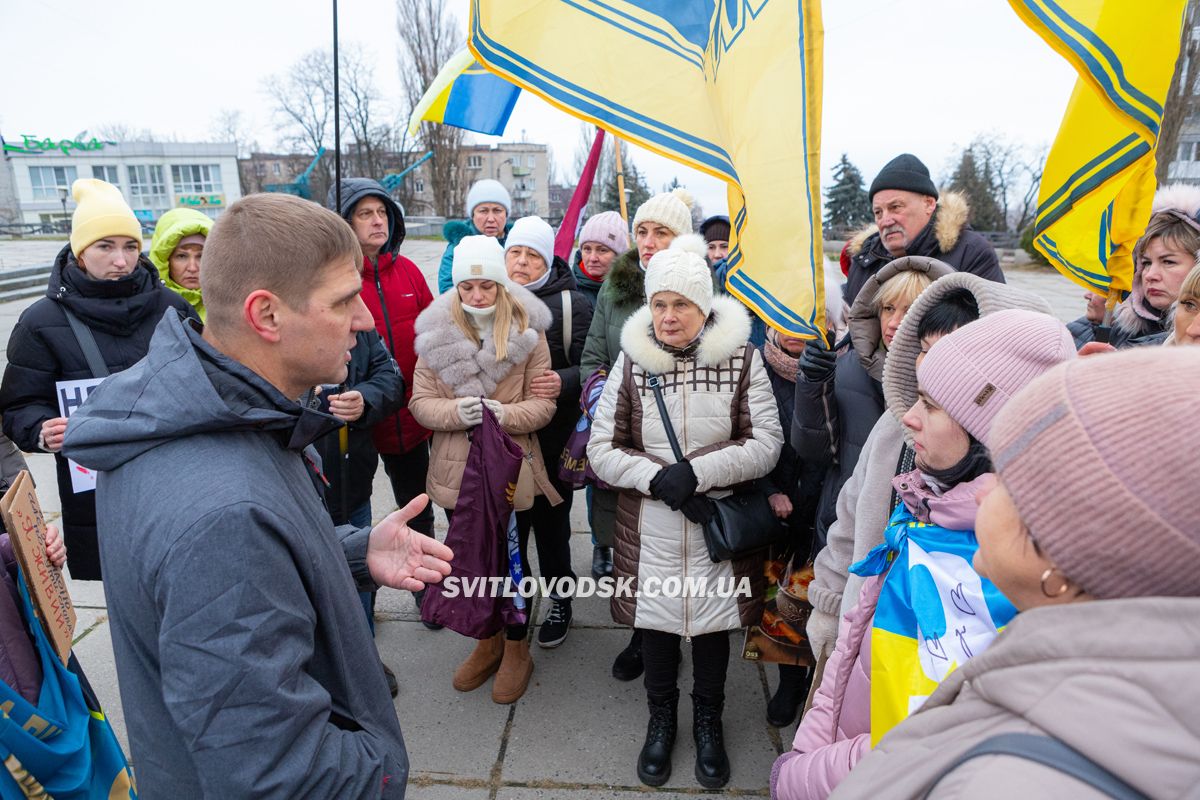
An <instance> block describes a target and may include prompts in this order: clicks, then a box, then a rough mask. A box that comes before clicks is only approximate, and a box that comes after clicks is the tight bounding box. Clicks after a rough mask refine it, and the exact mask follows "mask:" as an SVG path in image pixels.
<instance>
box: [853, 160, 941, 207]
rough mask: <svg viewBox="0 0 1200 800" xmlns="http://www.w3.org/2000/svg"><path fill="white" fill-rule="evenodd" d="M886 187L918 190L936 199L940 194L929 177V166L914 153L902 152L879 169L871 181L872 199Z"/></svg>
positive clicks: (907, 190)
mask: <svg viewBox="0 0 1200 800" xmlns="http://www.w3.org/2000/svg"><path fill="white" fill-rule="evenodd" d="M884 189H899V190H902V191H905V192H916V193H917V194H924V195H928V196H929V197H932V198H934V199H937V196H938V190H937V187H936V186H934V185H933V180H932V179H931V178H930V177H929V167H927V166H925V165H924V164H922V163H921V159H919V158H917V157H916V156H914V155H913V154H912V153H901V154H900V155H898V156H896V157H895V158H893V159H892V160H891V161H889V162H888V163H887V164H886V165H884V168H883V169H881V170H879V174H878V175H876V176H875V180H873V181H871V192H870V199H871V200H874V199H875V195H876V193H877V192H881V191H883V190H884Z"/></svg>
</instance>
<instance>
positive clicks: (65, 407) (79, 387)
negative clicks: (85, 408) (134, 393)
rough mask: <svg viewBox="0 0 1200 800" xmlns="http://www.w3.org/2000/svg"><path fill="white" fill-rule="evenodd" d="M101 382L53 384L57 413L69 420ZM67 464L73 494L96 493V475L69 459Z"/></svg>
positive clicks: (96, 379)
mask: <svg viewBox="0 0 1200 800" xmlns="http://www.w3.org/2000/svg"><path fill="white" fill-rule="evenodd" d="M102 380H103V378H84V379H83V380H80V381H58V382H57V383H55V384H54V388H55V394H56V395H57V396H58V413H59V414H62V415H63V416H64V417H66V418H67V419H70V418H71V414H73V413H74V412H75V409H77V408H79V407H80V406H81V405H83V401H84V400H87V399H88V395H90V394H91V393H92V390H93V389H95V388H96V387H97V386H99V385H100V383H101V381H102ZM67 464H68V465H69V466H70V468H71V489H73V490H74V491H75V494H80V493H81V492H94V491H96V473H95V472H94V471H93V470H90V469H88V468H87V467H85V466H82V465H80V464H77V463H75V462H74V461H72V460H71V459H69V458H68V459H67Z"/></svg>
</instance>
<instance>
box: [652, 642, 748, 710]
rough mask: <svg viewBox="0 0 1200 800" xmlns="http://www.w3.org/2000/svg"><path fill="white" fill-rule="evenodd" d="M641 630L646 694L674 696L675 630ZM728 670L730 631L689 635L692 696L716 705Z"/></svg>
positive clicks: (656, 697) (722, 695) (721, 698)
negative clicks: (671, 631)
mask: <svg viewBox="0 0 1200 800" xmlns="http://www.w3.org/2000/svg"><path fill="white" fill-rule="evenodd" d="M641 631H642V663H643V664H644V665H645V667H646V675H645V682H646V696H647V697H648V698H650V699H651V700H667V699H670V698H672V697H674V696H675V692H676V690H677V684H676V678H677V676H678V674H679V659H680V651H679V644H680V642H681V641H682V639H683V637H681V636H679V635H678V634H674V633H664V632H663V631H652V630H649V629H646V628H643V629H641ZM728 671H729V631H717V632H716V633H706V634H703V635H702V636H693V637H692V695H693V696H694V697H700V698H703V699H705V700H707V701H709V702H710V703H713V704H718V703H722V702H724V700H725V675H726V673H727V672H728Z"/></svg>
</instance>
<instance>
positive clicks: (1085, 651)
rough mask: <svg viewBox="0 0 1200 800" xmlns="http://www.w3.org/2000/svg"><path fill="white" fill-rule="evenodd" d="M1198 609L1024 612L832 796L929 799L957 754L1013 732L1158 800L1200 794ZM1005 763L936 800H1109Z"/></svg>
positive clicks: (1028, 765)
mask: <svg viewBox="0 0 1200 800" xmlns="http://www.w3.org/2000/svg"><path fill="white" fill-rule="evenodd" d="M1197 663H1200V598H1195V597H1139V598H1133V599H1125V600H1097V601H1093V602H1086V603H1072V604H1070V605H1066V606H1058V607H1046V608H1035V609H1032V610H1029V611H1023V612H1022V613H1020V614H1018V615H1017V617H1016V618H1015V619H1014V620H1013V621H1012V622H1011V623H1010V624H1009V626H1008V628H1007V629H1006V630H1005V631H1004V632H1003V633H1001V634H1000V636H999V637H998V638H997V639H996V641H995V642H993V643H992V646H991V647H989V648H988V649H987V651H986V652H984V653H982V654H981V655H978V656H976V657H975V658H972V659H971V660H970V661H968V662H967V663H966V664H964V665H963V666H962V667H960V668H959V669H957V670H955V671H954V672H952V673H951V674H950V676H949V677H948V678H946V680H944V681H943V682H942V683H941V685H940V686H938V688H937V689H936V690H935V691H934V693H933V694H932V695H931V696H930V697H929V699H928V700H926V701H925V704H924V705H923V706H922V707H921V709H920V710H919V711H917V712H916V713H915V714H913V715H912V716H911V717H909V718H908V719H907V720H905V721H904V722H902V723H900V725H898V726H897V727H896V728H895V729H893V730H892V731H891V732H890V733H888V734H887V735H886V736H884V737H883V740H882V741H880V742H879V744H878V745H877V746H876V747H875V749H874V750H872V751H871V753H870V754H869V755H867V756H866V758H864V759H863V760H862V761H860V762H858V764H857V765H856V766H855V767H854V769H853V771H851V773H850V775H849V776H848V777H847V778H846V779H845V780H844V781H843V782H842V783H841V784H839V785H838V787H837V789H836V790H835V791H834V792H833V795H832V797H833V798H859V797H871V798H880V800H884V799H885V798H886V799H887V800H900V799H901V798H923V797H926V796H927V795H926V794H925V792H926V791H927V790H928V788H929V786H930V785H931V784H932V783H933V782H934V781H935V780H936V779H937V777H938V776H939V775H940V774H941V773H943V772H945V771H946V769H947V768H948V767H950V766H951V765H952V764H953V763H954V762H955V761H956V760H957V759H958V757H959V756H960V755H962V754H963V753H965V752H966V751H967V750H969V749H971V748H972V747H973V746H975V745H977V744H979V743H980V742H982V741H984V740H986V739H988V738H990V737H992V736H995V735H997V734H1003V733H1027V734H1029V733H1031V734H1036V735H1040V736H1050V737H1053V738H1056V739H1058V740H1060V741H1062V742H1063V743H1065V744H1067V745H1068V746H1070V747H1072V748H1074V749H1075V750H1077V751H1079V752H1080V753H1083V754H1084V755H1085V756H1087V757H1088V758H1089V759H1090V760H1091V761H1093V762H1094V763H1097V764H1100V765H1101V766H1103V767H1104V768H1105V769H1106V770H1108V771H1109V772H1111V773H1113V774H1114V775H1116V776H1117V777H1118V778H1120V779H1121V780H1123V781H1125V782H1126V783H1128V784H1129V785H1131V786H1132V787H1133V788H1134V789H1137V790H1139V791H1141V792H1142V793H1143V794H1145V795H1146V796H1147V797H1152V798H1185V797H1187V798H1194V797H1196V796H1197V787H1198V786H1200V758H1198V757H1197V755H1198V754H1200V683H1198V682H1197V681H1196V664H1197ZM1107 796H1108V795H1102V794H1099V793H1098V792H1096V791H1094V790H1092V789H1090V788H1088V787H1087V786H1085V785H1084V784H1082V783H1080V782H1079V781H1077V780H1076V779H1074V778H1072V777H1069V776H1067V775H1066V774H1064V773H1062V772H1059V771H1056V770H1054V769H1052V768H1050V767H1046V766H1042V765H1040V764H1037V763H1034V762H1032V761H1028V760H1025V759H1022V758H1017V757H1014V756H1007V755H989V756H980V757H978V758H974V759H972V760H971V761H968V762H966V763H964V764H963V765H962V766H960V767H958V768H957V769H953V770H951V771H950V772H948V773H947V774H946V776H945V777H944V778H943V779H942V780H941V782H940V783H938V785H937V788H935V789H934V790H933V792H932V793H931V794H929V795H928V797H929V798H930V800H951V799H952V798H953V799H955V800H956V799H957V798H967V797H969V798H971V799H972V800H1001V798H1004V799H1005V800H1007V799H1008V798H1014V797H1015V798H1023V799H1024V800H1043V799H1045V800H1050V799H1051V798H1054V800H1057V799H1058V798H1071V799H1072V800H1100V798H1103V797H1107Z"/></svg>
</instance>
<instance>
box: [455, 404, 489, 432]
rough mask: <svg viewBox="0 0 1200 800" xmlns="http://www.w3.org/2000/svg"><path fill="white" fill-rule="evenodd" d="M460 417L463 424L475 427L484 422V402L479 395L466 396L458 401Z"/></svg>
mask: <svg viewBox="0 0 1200 800" xmlns="http://www.w3.org/2000/svg"><path fill="white" fill-rule="evenodd" d="M458 418H459V419H461V420H462V423H463V425H466V426H467V427H468V428H474V427H475V426H476V425H478V424H479V423H481V422H483V403H482V402H481V401H480V399H479V398H478V397H464V398H462V399H461V400H459V401H458Z"/></svg>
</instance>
